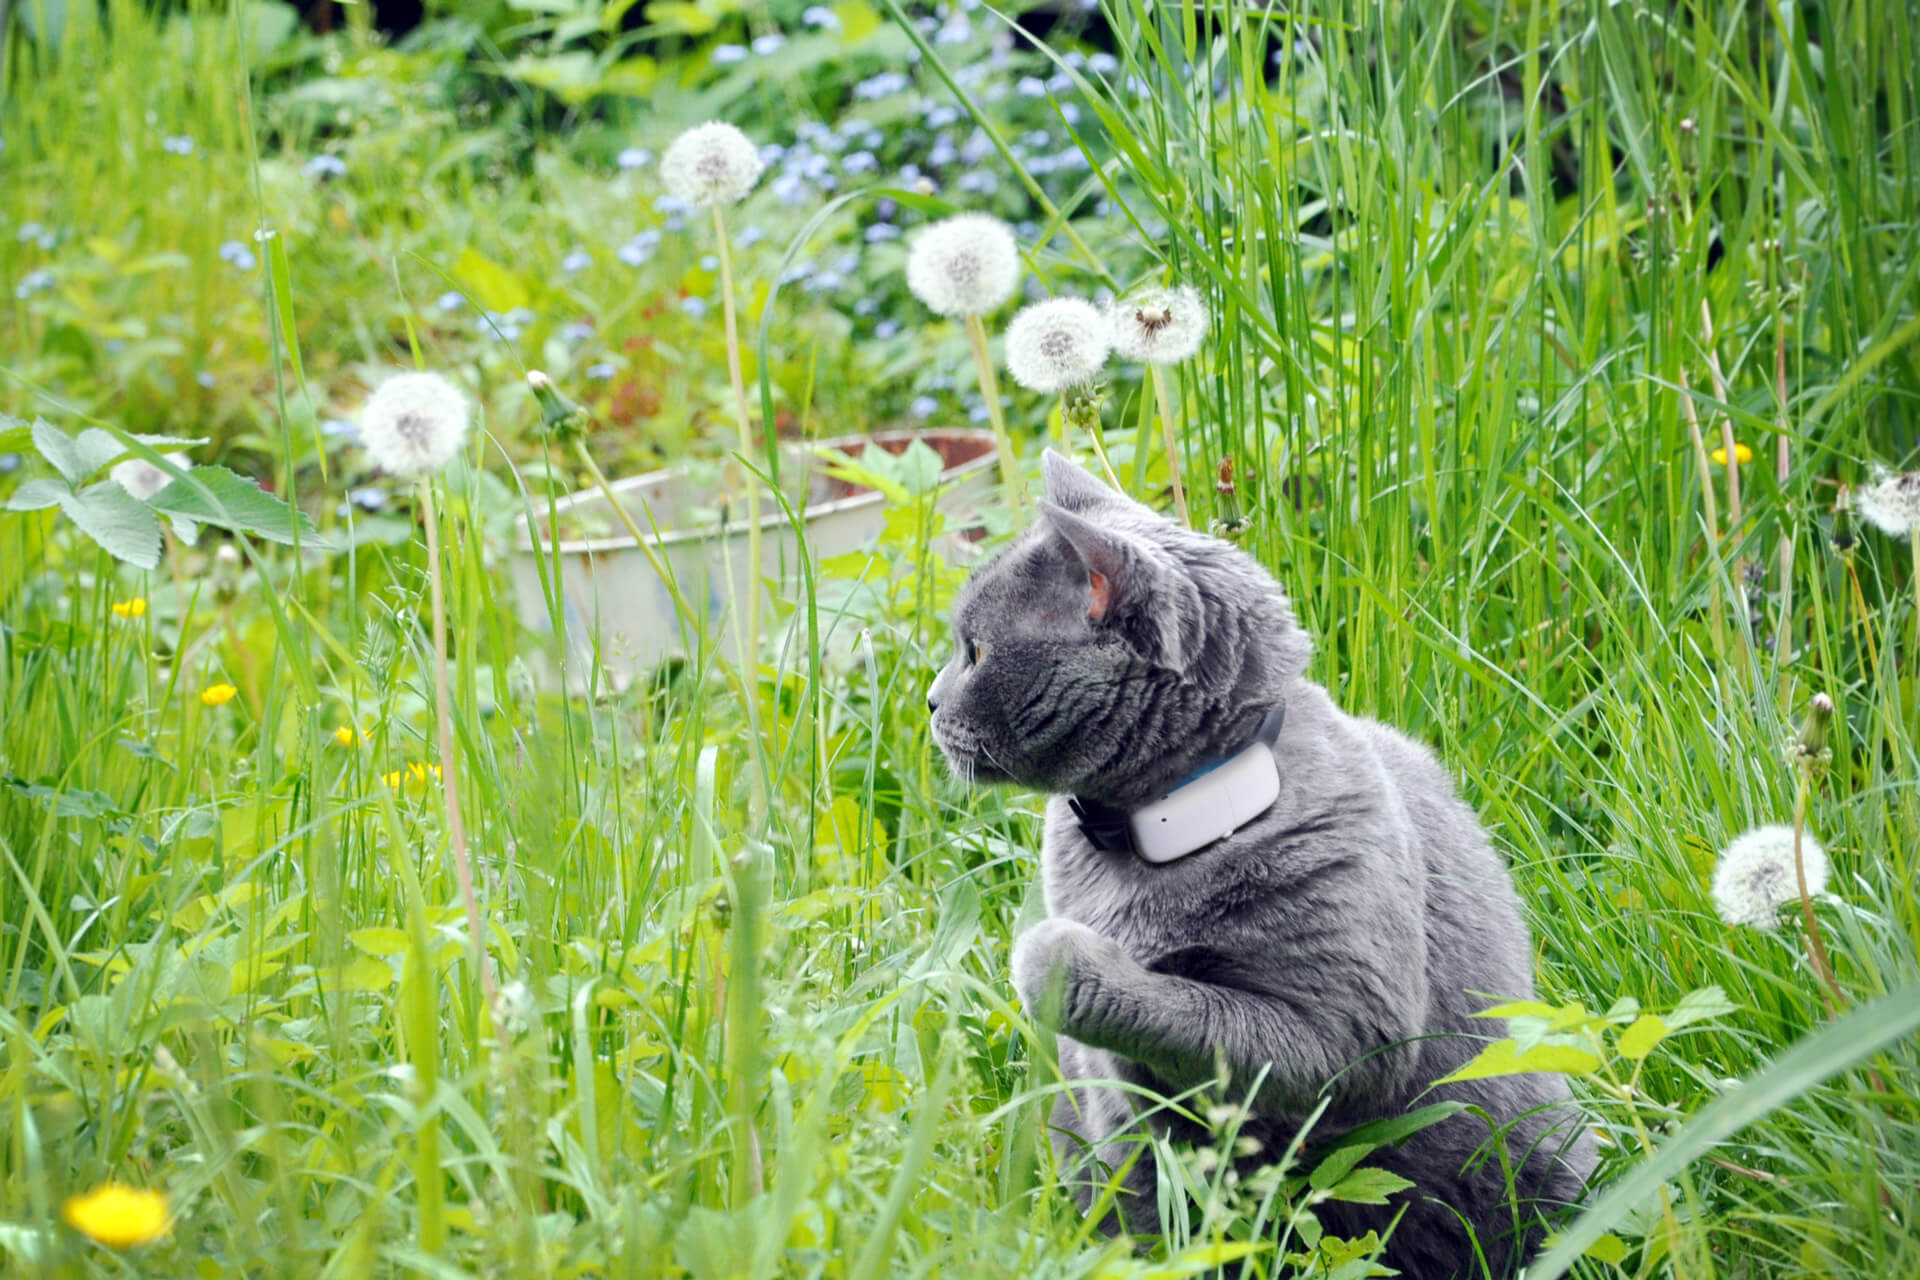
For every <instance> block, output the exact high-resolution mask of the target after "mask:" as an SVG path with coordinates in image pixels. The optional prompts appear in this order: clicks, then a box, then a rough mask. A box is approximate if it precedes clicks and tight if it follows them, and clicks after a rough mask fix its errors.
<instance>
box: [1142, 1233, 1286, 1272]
mask: <svg viewBox="0 0 1920 1280" xmlns="http://www.w3.org/2000/svg"><path fill="white" fill-rule="evenodd" d="M1272 1247H1273V1246H1272V1245H1270V1244H1267V1243H1265V1242H1263V1241H1257V1240H1216V1241H1209V1242H1206V1243H1201V1244H1190V1245H1188V1246H1187V1247H1186V1248H1184V1249H1182V1250H1181V1251H1180V1252H1179V1254H1177V1255H1176V1256H1174V1257H1171V1258H1168V1259H1167V1260H1166V1261H1165V1262H1164V1263H1162V1264H1161V1265H1159V1266H1157V1267H1155V1268H1153V1270H1151V1271H1149V1272H1147V1280H1185V1277H1187V1276H1197V1275H1199V1274H1200V1273H1201V1272H1203V1271H1213V1270H1215V1269H1217V1268H1219V1267H1222V1266H1225V1265H1226V1264H1227V1263H1229V1262H1238V1261H1240V1260H1241V1259H1242V1258H1246V1257H1249V1256H1251V1255H1253V1254H1256V1253H1259V1252H1261V1251H1263V1250H1266V1249H1271V1248H1272Z"/></svg>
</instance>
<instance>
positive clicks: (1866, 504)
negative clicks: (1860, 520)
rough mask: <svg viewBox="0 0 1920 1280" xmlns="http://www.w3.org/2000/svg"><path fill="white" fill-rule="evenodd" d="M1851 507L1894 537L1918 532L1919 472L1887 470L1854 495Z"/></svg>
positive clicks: (1919, 511)
mask: <svg viewBox="0 0 1920 1280" xmlns="http://www.w3.org/2000/svg"><path fill="white" fill-rule="evenodd" d="M1853 505H1854V509H1855V510H1857V511H1858V512H1859V513H1860V514H1861V516H1863V517H1864V518H1865V519H1866V520H1867V522H1868V523H1869V524H1872V525H1873V526H1874V527H1875V528H1877V529H1879V530H1880V531H1881V532H1882V533H1885V534H1887V535H1888V536H1889V537H1894V538H1907V537H1912V536H1913V535H1914V534H1915V533H1916V532H1920V471H1903V472H1899V473H1897V474H1895V473H1891V472H1889V473H1886V474H1883V475H1880V476H1878V477H1876V478H1875V480H1874V482H1873V483H1872V484H1870V485H1867V486H1866V487H1865V488H1863V489H1861V490H1859V491H1858V492H1856V493H1855V494H1854V495H1853Z"/></svg>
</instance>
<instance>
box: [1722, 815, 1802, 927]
mask: <svg viewBox="0 0 1920 1280" xmlns="http://www.w3.org/2000/svg"><path fill="white" fill-rule="evenodd" d="M1800 859H1801V862H1802V863H1803V864H1804V865H1805V867H1806V871H1807V893H1808V895H1809V896H1811V895H1815V894H1818V893H1820V892H1821V891H1823V890H1824V889H1825V888H1826V887H1827V851H1826V850H1825V849H1823V848H1821V847H1820V842H1819V841H1818V840H1815V839H1814V838H1813V837H1812V836H1811V835H1809V834H1807V833H1806V832H1802V833H1801V836H1800ZM1798 901H1800V881H1799V877H1798V876H1797V875H1795V873H1794V868H1793V828H1792V827H1789V826H1783V825H1781V824H1779V823H1774V824H1772V825H1770V826H1765V827H1755V828H1754V829H1753V830H1751V831H1749V832H1747V833H1746V834H1745V835H1743V836H1740V837H1739V838H1738V839H1736V840H1734V842H1733V843H1732V844H1729V845H1728V846H1727V847H1726V849H1725V850H1724V851H1722V852H1721V854H1720V865H1719V866H1717V867H1715V868H1714V872H1713V905H1714V909H1715V910H1717V911H1718V912H1719V913H1720V918H1721V919H1722V920H1724V921H1726V922H1727V923H1728V924H1735V925H1739V924H1745V925H1752V926H1753V927H1755V928H1757V929H1771V928H1773V926H1774V922H1775V919H1776V917H1777V916H1778V915H1779V912H1780V908H1782V907H1784V906H1786V905H1788V904H1789V903H1796V902H1798Z"/></svg>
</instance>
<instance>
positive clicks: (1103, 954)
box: [1013, 916, 1124, 1031]
mask: <svg viewBox="0 0 1920 1280" xmlns="http://www.w3.org/2000/svg"><path fill="white" fill-rule="evenodd" d="M1114 959H1124V957H1123V956H1122V953H1121V951H1120V948H1119V947H1118V946H1117V945H1115V943H1114V942H1113V940H1112V939H1110V938H1106V937H1103V936H1102V935H1100V934H1098V933H1095V932H1094V931H1093V930H1092V929H1089V928H1088V927H1087V926H1086V925H1083V924H1081V923H1080V922H1079V921H1078V920H1065V919H1061V918H1060V917H1058V916H1054V917H1050V918H1049V919H1046V920H1042V921H1041V922H1040V923H1039V924H1036V925H1035V926H1033V928H1031V929H1029V930H1027V931H1026V932H1025V933H1023V934H1021V935H1020V936H1019V938H1017V939H1015V941H1014V944H1013V986H1014V989H1015V990H1016V991H1018V992H1019V993H1020V1003H1021V1005H1022V1007H1024V1008H1025V1009H1026V1011H1027V1012H1028V1013H1029V1014H1031V1015H1032V1016H1033V1018H1034V1019H1035V1020H1036V1021H1038V1022H1039V1023H1040V1025H1042V1026H1044V1027H1046V1028H1048V1029H1049V1030H1053V1031H1066V1030H1069V1028H1068V1027H1067V1025H1066V1023H1067V1021H1068V1015H1069V1014H1070V1012H1071V1011H1072V1009H1073V1007H1074V1004H1075V996H1076V993H1077V991H1078V989H1079V988H1080V987H1081V986H1082V985H1083V984H1084V983H1086V982H1088V981H1090V980H1093V979H1094V976H1095V975H1097V973H1098V972H1099V969H1100V966H1101V965H1102V964H1103V963H1106V962H1111V961H1112V960H1114Z"/></svg>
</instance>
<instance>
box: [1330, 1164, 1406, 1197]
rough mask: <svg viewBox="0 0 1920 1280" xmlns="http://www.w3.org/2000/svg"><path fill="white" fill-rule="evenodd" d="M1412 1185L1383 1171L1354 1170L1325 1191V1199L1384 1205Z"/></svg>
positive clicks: (1397, 1175) (1372, 1169) (1395, 1174)
mask: <svg viewBox="0 0 1920 1280" xmlns="http://www.w3.org/2000/svg"><path fill="white" fill-rule="evenodd" d="M1412 1185H1413V1183H1411V1182H1409V1181H1408V1180H1407V1179H1405V1178H1403V1177H1401V1176H1400V1175H1399V1174H1397V1173H1391V1172H1389V1171H1387V1170H1385V1169H1375V1168H1371V1167H1369V1168H1365V1169H1355V1170H1354V1171H1353V1172H1352V1173H1349V1174H1348V1175H1347V1176H1346V1177H1344V1178H1342V1179H1340V1181H1339V1182H1338V1183H1336V1184H1334V1185H1333V1186H1332V1187H1330V1188H1329V1189H1328V1190H1327V1199H1329V1200H1340V1201H1344V1202H1345V1203H1347V1204H1385V1203H1386V1202H1387V1201H1388V1199H1390V1198H1391V1197H1393V1196H1395V1195H1398V1194H1399V1193H1400V1192H1402V1191H1405V1190H1406V1189H1407V1188H1408V1187H1410V1186H1412Z"/></svg>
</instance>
